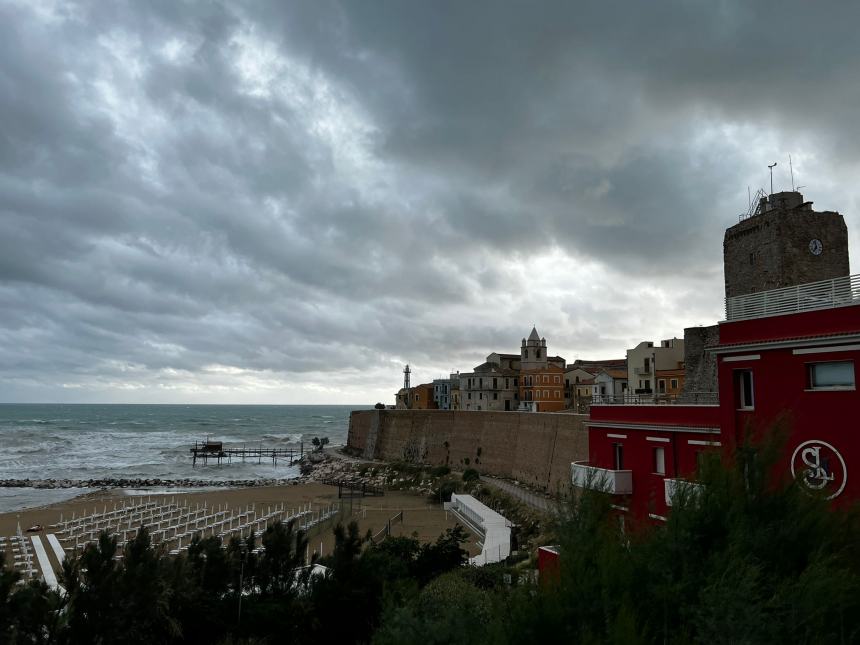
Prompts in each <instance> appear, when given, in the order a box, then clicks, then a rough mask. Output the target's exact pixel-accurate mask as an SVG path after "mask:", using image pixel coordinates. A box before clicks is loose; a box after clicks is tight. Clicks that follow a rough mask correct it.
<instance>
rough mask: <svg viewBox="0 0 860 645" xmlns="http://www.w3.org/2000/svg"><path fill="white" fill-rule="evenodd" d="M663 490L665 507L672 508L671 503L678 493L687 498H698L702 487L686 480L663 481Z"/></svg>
mask: <svg viewBox="0 0 860 645" xmlns="http://www.w3.org/2000/svg"><path fill="white" fill-rule="evenodd" d="M663 490H664V492H665V494H666V506H672V501H673V500H674V499H675V498H676V497H677V496H678V493H679V492H680V493H681V494H682V495H687V496H688V497H698V496H699V495H700V494H701V491H702V485H701V484H696V483H695V482H691V481H687V480H686V479H665V480H663Z"/></svg>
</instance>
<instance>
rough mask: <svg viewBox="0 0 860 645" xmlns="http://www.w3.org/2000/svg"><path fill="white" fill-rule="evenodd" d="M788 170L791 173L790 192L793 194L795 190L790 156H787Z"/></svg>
mask: <svg viewBox="0 0 860 645" xmlns="http://www.w3.org/2000/svg"><path fill="white" fill-rule="evenodd" d="M788 169H789V170H790V171H791V192H795V188H794V166H792V165H791V155H788Z"/></svg>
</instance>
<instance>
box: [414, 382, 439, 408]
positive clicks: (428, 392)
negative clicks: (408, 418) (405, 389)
mask: <svg viewBox="0 0 860 645" xmlns="http://www.w3.org/2000/svg"><path fill="white" fill-rule="evenodd" d="M411 399H412V405H411V406H410V407H411V408H412V409H413V410H435V409H437V405H436V401H434V400H433V384H432V383H422V384H421V385H416V386H415V387H413V388H412V397H411Z"/></svg>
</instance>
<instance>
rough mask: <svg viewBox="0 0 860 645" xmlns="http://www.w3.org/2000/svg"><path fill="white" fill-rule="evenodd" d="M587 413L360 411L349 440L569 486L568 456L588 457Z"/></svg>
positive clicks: (379, 455)
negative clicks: (585, 422)
mask: <svg viewBox="0 0 860 645" xmlns="http://www.w3.org/2000/svg"><path fill="white" fill-rule="evenodd" d="M587 419H588V415H584V414H550V413H529V412H471V411H469V412H466V411H459V410H458V411H453V410H451V411H449V410H359V411H355V412H353V413H352V414H351V415H350V421H349V438H348V441H347V443H348V445H349V446H350V447H351V448H354V449H357V450H361V451H363V453H364V456H365V457H367V458H373V459H386V460H391V461H393V460H402V461H406V462H411V463H422V464H430V465H434V466H436V465H449V466H451V467H454V468H466V467H472V468H475V469H477V470H478V471H479V472H481V473H483V474H487V475H497V476H501V477H513V478H514V479H517V480H519V481H521V482H524V483H527V484H530V485H532V486H538V487H540V488H544V489H547V490H550V491H551V492H566V491H567V490H569V487H570V463H571V462H572V461H578V460H586V459H588V431H587V428H586V426H585V424H584V423H583V422H584V421H585V420H587Z"/></svg>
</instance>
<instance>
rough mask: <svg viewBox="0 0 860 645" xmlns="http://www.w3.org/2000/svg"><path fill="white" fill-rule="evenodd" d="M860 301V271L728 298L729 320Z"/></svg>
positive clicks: (844, 305)
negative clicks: (829, 278)
mask: <svg viewBox="0 0 860 645" xmlns="http://www.w3.org/2000/svg"><path fill="white" fill-rule="evenodd" d="M857 304H860V274H858V275H846V276H843V277H841V278H832V279H831V280H820V281H818V282H809V283H807V284H799V285H796V286H794V287H784V288H782V289H771V290H770V291H760V292H759V293H748V294H746V295H743V296H734V297H732V298H726V320H748V319H750V318H766V317H768V316H782V315H784V314H794V313H798V312H801V311H814V310H816V309H831V308H833V307H847V306H849V305H857Z"/></svg>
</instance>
